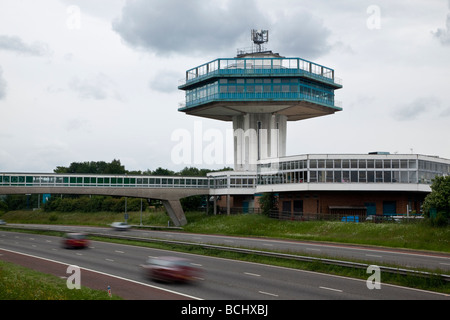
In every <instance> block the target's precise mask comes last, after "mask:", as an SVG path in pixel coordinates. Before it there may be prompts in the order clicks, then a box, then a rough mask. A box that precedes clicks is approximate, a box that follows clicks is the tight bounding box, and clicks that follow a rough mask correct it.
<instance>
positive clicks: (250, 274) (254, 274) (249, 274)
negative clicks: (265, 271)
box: [244, 272, 261, 277]
mask: <svg viewBox="0 0 450 320" xmlns="http://www.w3.org/2000/svg"><path fill="white" fill-rule="evenodd" d="M244 274H246V275H248V276H253V277H261V275H260V274H256V273H250V272H244Z"/></svg>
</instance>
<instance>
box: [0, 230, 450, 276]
mask: <svg viewBox="0 0 450 320" xmlns="http://www.w3.org/2000/svg"><path fill="white" fill-rule="evenodd" d="M9 226H13V227H14V226H17V227H25V228H44V229H50V230H62V231H85V232H91V233H103V234H111V233H112V234H126V235H131V236H137V237H148V238H155V239H165V240H174V241H186V242H193V243H205V244H215V245H223V246H232V247H240V248H249V249H257V250H269V251H278V252H287V253H299V254H305V255H308V256H315V257H327V258H333V259H353V260H355V261H361V262H366V263H369V264H378V265H389V264H391V265H396V266H403V267H405V268H426V269H429V270H432V271H439V270H442V271H446V272H448V271H450V254H448V253H437V252H427V251H416V250H406V249H393V248H378V247H367V246H356V245H346V244H331V243H318V242H308V241H295V240H277V239H264V238H252V237H232V236H220V235H207V234H192V233H184V232H178V231H175V232H171V231H155V230H145V229H138V228H135V229H131V230H129V231H120V232H119V231H115V230H113V229H111V228H101V227H87V226H82V227H78V226H58V225H24V224H11V225H9ZM0 230H1V229H0ZM118 232H119V233H118Z"/></svg>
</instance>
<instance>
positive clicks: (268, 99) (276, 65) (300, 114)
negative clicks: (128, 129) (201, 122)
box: [178, 43, 342, 171]
mask: <svg viewBox="0 0 450 320" xmlns="http://www.w3.org/2000/svg"><path fill="white" fill-rule="evenodd" d="M258 45H259V48H261V46H260V43H258ZM178 88H179V89H180V90H184V91H185V95H186V101H185V103H183V104H182V105H181V106H180V108H179V109H178V110H179V111H181V112H185V113H186V114H189V115H193V116H199V117H205V118H210V119H216V120H222V121H232V122H233V130H234V169H235V170H236V171H255V170H256V164H257V161H258V160H262V159H267V158H278V157H283V156H285V155H286V129H287V128H286V127H287V121H298V120H303V119H309V118H314V117H320V116H325V115H329V114H334V113H335V112H337V111H341V110H342V108H341V106H340V104H339V103H338V102H336V101H335V99H334V90H336V89H340V88H342V83H341V81H340V79H337V78H336V77H335V74H334V70H333V69H330V68H328V67H325V66H322V65H319V64H316V63H313V62H310V61H307V60H304V59H301V58H292V57H291V58H287V57H282V56H280V55H279V54H278V53H273V52H272V51H261V50H256V51H252V52H248V53H246V52H240V53H239V54H238V55H237V56H236V57H235V58H224V59H216V60H213V61H210V62H207V63H205V64H202V65H200V66H197V67H195V68H192V69H189V70H187V71H186V76H185V79H183V80H182V82H181V83H180V85H179V87H178Z"/></svg>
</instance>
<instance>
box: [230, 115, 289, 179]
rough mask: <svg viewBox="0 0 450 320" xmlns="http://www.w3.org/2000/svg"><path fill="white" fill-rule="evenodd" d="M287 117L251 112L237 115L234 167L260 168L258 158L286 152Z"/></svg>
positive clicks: (275, 155)
mask: <svg viewBox="0 0 450 320" xmlns="http://www.w3.org/2000/svg"><path fill="white" fill-rule="evenodd" d="M286 127H287V117H286V116H283V115H278V114H271V113H248V114H244V115H239V116H235V117H233V130H234V169H235V170H236V171H256V164H257V161H258V160H262V159H268V158H278V157H283V156H285V155H286Z"/></svg>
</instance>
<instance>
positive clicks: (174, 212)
mask: <svg viewBox="0 0 450 320" xmlns="http://www.w3.org/2000/svg"><path fill="white" fill-rule="evenodd" d="M162 203H163V205H164V207H165V208H166V210H167V213H168V214H169V217H170V219H171V220H172V222H173V223H174V224H175V226H176V227H181V226H184V225H185V224H186V223H187V219H186V215H185V214H184V211H183V207H182V206H181V202H180V200H162Z"/></svg>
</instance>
